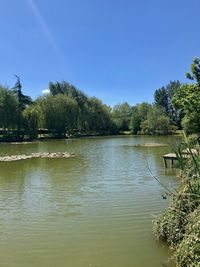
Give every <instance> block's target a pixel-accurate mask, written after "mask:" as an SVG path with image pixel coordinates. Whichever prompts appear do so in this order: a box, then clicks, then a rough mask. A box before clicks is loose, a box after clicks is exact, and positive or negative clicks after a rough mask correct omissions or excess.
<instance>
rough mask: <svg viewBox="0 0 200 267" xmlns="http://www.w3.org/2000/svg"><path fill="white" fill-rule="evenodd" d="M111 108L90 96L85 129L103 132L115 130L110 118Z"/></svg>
mask: <svg viewBox="0 0 200 267" xmlns="http://www.w3.org/2000/svg"><path fill="white" fill-rule="evenodd" d="M110 111H111V109H110V108H109V107H108V106H106V105H104V104H103V103H102V102H101V101H100V100H99V99H97V98H95V97H91V98H90V99H89V100H88V115H87V129H88V130H89V131H90V132H94V133H105V132H107V133H108V132H110V131H114V130H115V126H114V123H113V122H112V120H111V113H110Z"/></svg>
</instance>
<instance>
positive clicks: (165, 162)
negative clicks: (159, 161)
mask: <svg viewBox="0 0 200 267" xmlns="http://www.w3.org/2000/svg"><path fill="white" fill-rule="evenodd" d="M163 160H164V164H165V168H167V160H166V158H165V157H163Z"/></svg>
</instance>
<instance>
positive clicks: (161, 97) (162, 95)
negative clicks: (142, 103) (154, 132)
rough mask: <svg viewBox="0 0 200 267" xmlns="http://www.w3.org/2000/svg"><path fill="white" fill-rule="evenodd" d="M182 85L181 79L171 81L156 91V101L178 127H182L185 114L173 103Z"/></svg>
mask: <svg viewBox="0 0 200 267" xmlns="http://www.w3.org/2000/svg"><path fill="white" fill-rule="evenodd" d="M180 87H181V83H180V82H179V81H170V83H169V84H167V85H166V86H163V87H161V88H160V89H158V90H156V91H155V93H154V103H155V104H156V105H157V106H158V107H160V108H162V109H163V111H164V112H165V113H166V115H167V116H168V117H169V118H170V120H171V123H172V124H174V125H176V126H177V127H178V128H180V127H181V119H182V117H183V114H182V113H181V111H180V110H179V109H176V108H175V107H174V106H173V105H172V99H173V96H174V94H175V93H176V92H177V91H178V89H179V88H180Z"/></svg>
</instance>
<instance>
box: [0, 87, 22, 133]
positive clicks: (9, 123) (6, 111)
mask: <svg viewBox="0 0 200 267" xmlns="http://www.w3.org/2000/svg"><path fill="white" fill-rule="evenodd" d="M17 119H18V103H17V100H16V98H15V96H14V95H13V93H12V92H11V91H10V90H9V89H8V88H6V87H3V86H1V85H0V128H2V129H3V130H4V132H5V134H7V133H8V132H9V131H10V130H12V129H14V128H15V127H16V126H17Z"/></svg>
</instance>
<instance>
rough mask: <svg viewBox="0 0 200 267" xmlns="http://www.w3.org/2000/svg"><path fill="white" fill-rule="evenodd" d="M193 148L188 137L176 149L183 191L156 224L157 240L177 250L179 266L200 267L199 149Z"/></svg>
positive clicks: (176, 259) (176, 257)
mask: <svg viewBox="0 0 200 267" xmlns="http://www.w3.org/2000/svg"><path fill="white" fill-rule="evenodd" d="M192 148H193V147H192V146H191V144H190V142H189V140H188V138H186V137H185V141H184V142H183V143H182V148H181V149H180V147H179V148H178V149H176V153H177V156H178V160H179V165H180V168H181V170H180V174H179V178H180V183H181V185H180V189H179V191H177V192H174V194H173V196H172V202H171V204H170V206H169V208H168V210H167V211H166V212H165V213H164V214H162V215H161V216H160V217H159V218H158V219H157V221H156V222H155V225H154V232H155V234H156V236H157V238H158V239H160V240H163V241H166V242H167V243H168V244H169V246H170V247H171V248H173V249H174V250H175V253H174V260H175V262H176V265H177V266H178V267H193V266H195V267H198V266H200V148H199V146H196V147H195V149H196V150H195V151H194V150H192ZM186 151H187V153H188V155H189V158H187V159H186V158H185V157H184V155H185V154H184V153H185V152H186Z"/></svg>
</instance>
